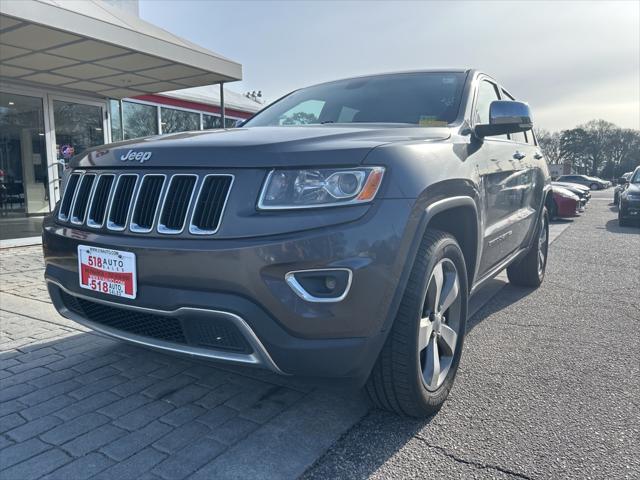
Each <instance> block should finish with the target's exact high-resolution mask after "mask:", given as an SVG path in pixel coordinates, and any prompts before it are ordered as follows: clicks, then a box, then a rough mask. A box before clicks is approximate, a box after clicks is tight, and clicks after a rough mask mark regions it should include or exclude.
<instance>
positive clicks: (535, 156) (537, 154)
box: [533, 152, 544, 160]
mask: <svg viewBox="0 0 640 480" xmlns="http://www.w3.org/2000/svg"><path fill="white" fill-rule="evenodd" d="M533 158H535V159H536V160H540V159H542V158H544V155H543V154H541V153H540V152H536V154H535V155H534V156H533Z"/></svg>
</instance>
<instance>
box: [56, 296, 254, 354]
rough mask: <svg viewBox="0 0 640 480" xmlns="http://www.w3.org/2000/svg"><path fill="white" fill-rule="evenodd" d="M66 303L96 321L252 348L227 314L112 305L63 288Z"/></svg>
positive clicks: (157, 335)
mask: <svg viewBox="0 0 640 480" xmlns="http://www.w3.org/2000/svg"><path fill="white" fill-rule="evenodd" d="M60 296H61V298H62V302H63V303H64V305H65V307H67V308H68V309H69V310H71V311H72V312H74V313H76V314H77V315H80V316H81V317H83V318H86V319H87V320H90V321H91V322H93V323H96V324H99V325H103V326H105V327H109V328H113V329H115V330H120V331H123V332H128V333H132V334H135V335H139V336H142V337H148V338H152V339H156V340H163V341H166V342H172V343H178V344H182V345H190V346H195V347H204V348H212V347H213V348H216V349H219V350H226V351H233V352H238V353H251V352H252V349H251V347H250V346H249V344H248V343H247V341H246V340H245V338H244V336H243V335H242V333H240V331H239V330H238V328H237V327H236V326H235V325H234V324H233V323H231V322H230V321H228V320H226V319H223V318H206V319H203V318H194V317H191V318H190V317H185V318H177V317H170V316H165V315H156V314H150V313H146V312H139V311H135V310H129V309H126V308H118V307H112V306H109V305H104V304H102V303H98V302H92V301H90V300H86V299H84V298H80V297H75V296H73V295H69V294H68V293H66V292H65V291H63V290H60Z"/></svg>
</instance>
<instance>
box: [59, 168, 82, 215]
mask: <svg viewBox="0 0 640 480" xmlns="http://www.w3.org/2000/svg"><path fill="white" fill-rule="evenodd" d="M81 176H82V175H81V174H80V173H73V174H71V176H69V179H68V180H67V185H66V187H65V190H64V195H63V196H62V203H61V204H60V211H59V213H58V219H60V220H62V221H67V220H68V219H69V215H70V214H71V207H72V206H73V200H74V199H75V196H76V190H77V188H78V183H79V181H80V177H81Z"/></svg>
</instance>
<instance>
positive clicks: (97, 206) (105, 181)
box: [87, 174, 116, 228]
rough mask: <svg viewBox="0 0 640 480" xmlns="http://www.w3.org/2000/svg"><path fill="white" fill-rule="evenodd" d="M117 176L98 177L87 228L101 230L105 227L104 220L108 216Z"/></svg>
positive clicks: (104, 175)
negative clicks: (108, 207) (108, 206)
mask: <svg viewBox="0 0 640 480" xmlns="http://www.w3.org/2000/svg"><path fill="white" fill-rule="evenodd" d="M115 178H116V176H115V175H113V174H103V175H100V176H99V177H98V180H97V181H96V182H95V183H96V187H95V190H94V191H93V197H92V199H91V203H90V206H89V209H88V210H89V212H88V213H87V226H88V227H91V228H100V227H102V226H103V225H104V219H105V216H106V214H107V205H108V204H109V198H110V197H111V190H112V189H113V184H114V180H115Z"/></svg>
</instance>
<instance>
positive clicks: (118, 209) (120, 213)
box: [107, 174, 138, 231]
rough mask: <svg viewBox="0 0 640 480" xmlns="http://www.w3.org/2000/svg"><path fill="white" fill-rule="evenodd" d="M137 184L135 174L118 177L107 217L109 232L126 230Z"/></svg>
mask: <svg viewBox="0 0 640 480" xmlns="http://www.w3.org/2000/svg"><path fill="white" fill-rule="evenodd" d="M137 183H138V175H137V174H123V175H120V176H119V177H118V181H117V182H116V187H115V190H114V192H113V198H112V199H111V206H110V208H109V215H108V216H107V228H108V229H109V230H115V231H122V230H124V229H125V228H126V226H127V220H128V217H129V210H130V209H131V204H132V203H133V194H134V190H135V188H136V184H137Z"/></svg>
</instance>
